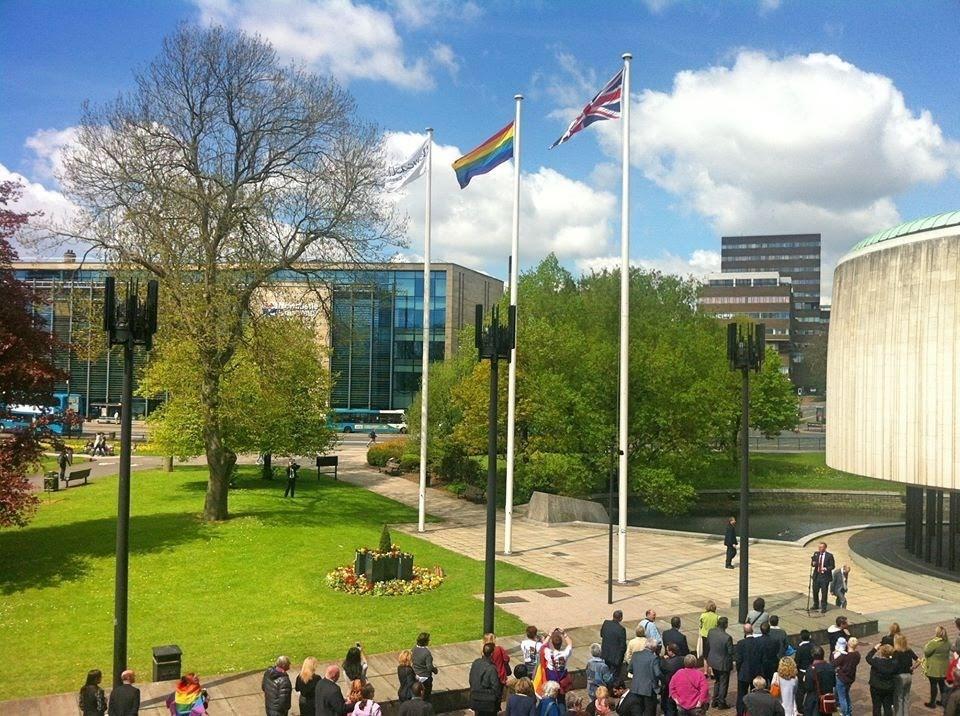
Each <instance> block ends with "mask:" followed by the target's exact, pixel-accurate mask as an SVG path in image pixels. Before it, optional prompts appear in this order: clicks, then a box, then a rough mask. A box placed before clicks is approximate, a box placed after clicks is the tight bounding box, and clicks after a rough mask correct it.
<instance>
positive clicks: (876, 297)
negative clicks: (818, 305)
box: [827, 211, 960, 575]
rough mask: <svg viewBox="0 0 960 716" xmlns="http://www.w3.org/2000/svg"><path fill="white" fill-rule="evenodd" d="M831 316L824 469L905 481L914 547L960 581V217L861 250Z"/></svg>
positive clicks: (837, 289) (896, 230)
mask: <svg viewBox="0 0 960 716" xmlns="http://www.w3.org/2000/svg"><path fill="white" fill-rule="evenodd" d="M831 313H832V316H831V326H830V338H829V352H828V361H827V381H828V383H829V385H830V390H829V393H828V395H827V415H829V422H828V424H827V464H828V465H830V467H833V468H836V469H838V470H844V471H846V472H852V473H855V474H857V475H866V476H868V477H875V478H880V479H883V480H891V481H893V482H899V483H902V484H905V485H907V488H906V494H907V499H906V528H905V536H904V537H905V538H904V543H903V544H904V547H905V549H906V550H908V551H909V552H910V553H912V554H913V555H915V556H916V557H919V558H920V559H922V560H925V561H927V562H930V563H932V565H934V566H936V567H937V568H938V569H940V570H946V571H948V572H952V573H953V574H955V575H960V211H954V212H950V213H946V214H939V215H937V216H932V217H928V218H926V219H920V220H917V221H912V222H908V223H904V224H900V225H899V226H895V227H893V228H891V229H888V230H886V231H883V232H880V233H877V234H874V235H872V236H870V237H868V238H866V239H864V240H863V241H861V242H860V243H858V244H857V245H856V246H854V248H853V249H852V250H851V251H850V252H849V253H848V254H847V255H846V256H844V257H843V258H842V259H841V260H840V262H839V263H838V265H837V268H836V271H835V273H834V280H833V302H832V311H831Z"/></svg>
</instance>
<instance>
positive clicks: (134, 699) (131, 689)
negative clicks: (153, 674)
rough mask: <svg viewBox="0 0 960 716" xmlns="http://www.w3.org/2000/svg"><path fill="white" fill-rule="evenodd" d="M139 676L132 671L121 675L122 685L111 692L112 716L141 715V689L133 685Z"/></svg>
mask: <svg viewBox="0 0 960 716" xmlns="http://www.w3.org/2000/svg"><path fill="white" fill-rule="evenodd" d="M136 680H137V675H136V674H135V673H133V672H132V671H131V670H130V669H127V670H126V671H124V672H123V673H122V674H120V681H122V682H123V683H121V684H120V685H119V686H118V687H117V688H115V689H114V690H113V691H111V692H110V706H109V707H108V709H107V713H108V714H109V715H110V716H136V715H137V714H138V713H140V689H138V688H137V687H136V686H134V685H133V683H134V682H135V681H136Z"/></svg>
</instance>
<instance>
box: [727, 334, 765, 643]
mask: <svg viewBox="0 0 960 716" xmlns="http://www.w3.org/2000/svg"><path fill="white" fill-rule="evenodd" d="M765 341H766V330H765V327H764V325H763V324H762V323H749V322H745V321H744V322H738V323H728V324H727V359H728V360H729V361H730V370H739V371H740V374H741V376H742V377H743V381H742V383H741V390H740V399H741V401H742V406H741V408H740V623H741V624H743V623H744V622H745V621H746V620H747V600H748V599H749V593H750V511H749V507H750V439H749V434H750V371H751V370H756V371H758V370H760V366H761V365H763V353H764V346H765Z"/></svg>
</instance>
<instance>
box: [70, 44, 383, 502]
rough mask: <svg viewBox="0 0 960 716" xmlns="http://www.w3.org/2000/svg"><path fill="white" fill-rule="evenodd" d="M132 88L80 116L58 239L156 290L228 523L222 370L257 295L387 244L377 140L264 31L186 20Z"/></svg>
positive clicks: (338, 95)
mask: <svg viewBox="0 0 960 716" xmlns="http://www.w3.org/2000/svg"><path fill="white" fill-rule="evenodd" d="M135 80H136V86H135V89H134V90H133V91H131V92H129V93H127V94H124V95H122V96H120V97H119V98H117V99H116V100H115V101H114V102H112V103H110V104H109V105H107V106H103V107H99V108H91V107H89V106H87V107H85V108H84V115H83V119H82V122H81V126H80V128H79V132H78V137H77V145H76V148H75V149H74V150H73V151H72V152H71V153H70V154H69V156H68V157H67V158H66V159H65V162H64V170H63V175H62V177H61V185H62V186H63V188H64V190H65V192H66V193H67V194H68V196H69V197H70V198H71V199H72V200H73V201H74V202H75V203H76V204H77V205H78V206H79V207H80V209H81V212H82V218H81V220H80V222H81V223H80V224H79V225H78V226H77V227H75V228H74V229H72V230H70V231H66V232H64V233H66V234H69V235H71V236H72V237H73V238H80V239H83V240H86V241H89V242H91V243H92V244H93V245H94V246H95V247H97V248H98V249H99V250H101V251H102V252H103V253H104V254H105V255H106V256H107V257H108V260H110V261H112V262H115V263H116V265H117V267H118V269H120V268H122V269H124V270H131V269H133V270H138V271H141V272H146V273H148V274H150V275H151V276H152V277H155V278H157V279H158V280H159V282H160V290H161V295H162V297H163V299H164V304H163V305H164V307H165V310H164V311H163V315H162V316H161V321H160V323H161V330H162V331H171V332H175V334H176V335H177V337H178V338H180V339H185V340H188V341H189V342H190V343H191V344H192V349H193V350H194V351H195V353H196V361H197V365H198V369H199V370H200V372H201V374H202V380H201V381H200V384H201V388H200V402H201V406H202V408H201V413H202V423H203V430H202V432H203V440H204V444H205V452H206V458H207V463H208V465H209V482H208V486H207V494H206V500H205V504H204V517H205V518H206V519H208V520H222V519H226V518H227V516H228V511H227V486H228V481H229V478H230V472H231V471H232V469H233V466H234V464H235V462H236V455H234V454H233V453H232V452H231V451H230V450H229V449H228V448H227V447H226V446H225V445H224V444H223V440H222V437H223V433H224V425H223V419H224V414H223V411H222V410H221V399H222V395H223V393H222V388H223V386H222V379H223V375H224V370H225V368H226V367H227V366H228V364H229V362H230V360H231V358H232V357H233V356H234V353H235V351H236V349H237V347H238V345H239V342H240V340H241V338H242V335H243V332H244V328H245V325H246V324H247V322H248V321H250V320H251V318H253V317H255V314H256V312H257V311H256V305H255V304H256V301H257V295H258V291H260V290H261V289H262V287H263V286H264V285H266V284H268V283H269V282H270V281H271V277H272V276H274V275H275V274H276V273H277V272H278V271H283V270H297V269H298V267H302V265H303V264H304V262H313V261H336V262H347V263H350V262H355V261H358V260H362V259H365V258H370V257H372V256H374V255H376V254H377V252H378V251H379V250H380V248H381V247H382V245H383V243H384V242H389V241H392V240H394V238H395V237H396V236H397V235H398V228H399V227H398V225H397V223H396V222H395V221H394V215H393V213H392V211H391V209H390V205H389V204H386V203H384V202H383V201H382V200H381V192H380V189H379V183H380V180H381V177H382V168H381V166H382V159H381V154H380V141H379V137H378V135H377V132H376V131H375V129H374V128H373V127H371V126H368V125H365V124H363V123H361V122H359V121H358V120H357V119H356V117H355V107H354V103H353V100H352V99H351V97H350V96H349V95H348V94H347V93H346V92H345V91H343V90H342V89H341V88H340V87H338V86H337V84H336V83H335V82H334V81H332V80H330V79H329V78H323V77H318V76H315V75H312V74H310V73H308V72H306V71H304V70H302V69H300V68H297V67H294V66H284V65H282V64H281V63H280V62H279V60H278V58H277V55H276V53H275V52H274V50H273V48H272V47H271V46H270V45H269V44H268V43H267V42H265V41H263V40H262V39H260V38H258V37H253V36H250V35H247V34H244V33H242V32H231V31H227V30H224V29H222V28H209V29H206V28H197V27H193V26H182V27H180V28H179V29H178V30H177V32H176V33H174V34H173V35H171V36H169V37H168V38H167V39H166V40H165V41H164V43H163V49H162V51H161V52H160V54H159V56H158V57H157V58H156V60H155V61H154V62H153V63H152V64H150V65H149V66H148V67H147V68H145V69H144V70H142V71H140V72H139V73H137V74H136V75H135Z"/></svg>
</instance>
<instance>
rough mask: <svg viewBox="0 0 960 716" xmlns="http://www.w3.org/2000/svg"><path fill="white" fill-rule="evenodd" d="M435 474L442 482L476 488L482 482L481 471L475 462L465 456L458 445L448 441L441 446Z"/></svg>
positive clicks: (461, 447) (464, 452)
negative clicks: (436, 473)
mask: <svg viewBox="0 0 960 716" xmlns="http://www.w3.org/2000/svg"><path fill="white" fill-rule="evenodd" d="M437 472H438V473H439V475H440V477H441V478H443V480H444V482H448V483H450V482H460V483H463V484H464V485H473V486H474V487H478V486H480V485H481V483H482V482H483V471H482V470H481V469H480V465H478V464H477V461H476V460H473V459H471V457H470V456H469V455H467V452H466V450H464V449H463V446H462V445H461V444H460V443H457V442H453V441H450V442H448V443H447V444H446V445H444V446H443V454H442V455H441V456H440V464H439V465H438V466H437Z"/></svg>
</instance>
